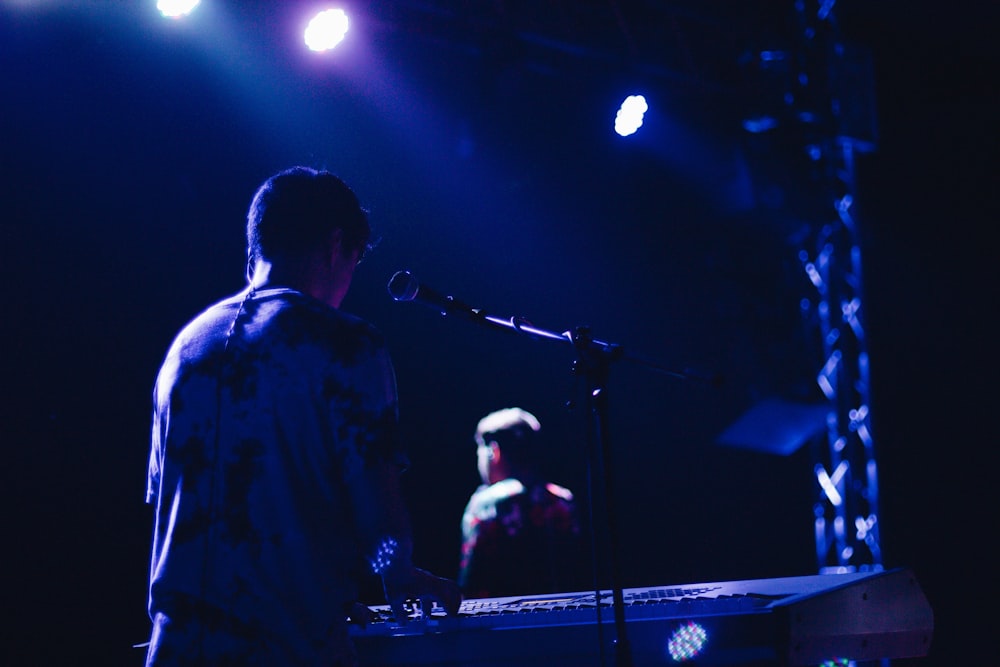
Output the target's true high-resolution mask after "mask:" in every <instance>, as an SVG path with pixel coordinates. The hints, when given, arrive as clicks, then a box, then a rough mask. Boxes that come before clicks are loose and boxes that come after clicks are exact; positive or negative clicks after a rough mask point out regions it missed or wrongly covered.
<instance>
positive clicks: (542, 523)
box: [458, 407, 588, 598]
mask: <svg viewBox="0 0 1000 667" xmlns="http://www.w3.org/2000/svg"><path fill="white" fill-rule="evenodd" d="M474 439H475V442H476V457H477V467H478V469H479V476H480V478H481V480H482V484H481V485H480V486H479V487H478V488H477V489H476V490H475V492H474V493H473V494H472V496H471V497H470V498H469V501H468V503H467V504H466V507H465V511H464V513H463V515H462V549H461V555H460V561H459V573H458V584H459V586H460V587H461V589H462V592H463V594H464V596H465V597H466V598H484V597H508V596H513V595H526V594H538V593H551V592H560V591H562V592H565V591H576V590H584V589H585V588H586V587H587V586H588V580H587V577H586V571H587V570H586V567H585V566H586V564H587V562H588V561H587V559H586V558H585V554H586V549H584V546H585V545H584V544H583V543H582V538H581V531H580V523H579V518H578V513H577V508H576V501H575V499H574V496H573V493H572V492H571V491H570V490H569V489H567V488H565V487H563V486H559V485H558V484H555V483H553V482H550V481H548V480H547V479H546V478H545V477H544V476H543V474H542V472H541V471H540V470H539V466H538V460H539V458H540V457H539V448H540V447H544V443H543V441H542V437H541V424H540V423H539V421H538V419H537V418H536V417H535V416H534V415H533V414H531V413H530V412H528V411H527V410H523V409H521V408H517V407H512V408H504V409H502V410H497V411H495V412H491V413H490V414H488V415H486V416H485V417H483V418H482V419H481V420H480V421H479V423H478V425H477V426H476V431H475V435H474Z"/></svg>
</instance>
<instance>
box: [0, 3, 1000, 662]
mask: <svg viewBox="0 0 1000 667" xmlns="http://www.w3.org/2000/svg"><path fill="white" fill-rule="evenodd" d="M481 4H482V5H483V6H479V5H478V4H477V3H457V2H443V1H442V2H431V3H410V2H397V3H368V4H367V5H366V8H367V10H368V13H367V14H366V15H364V16H363V17H362V18H359V19H358V21H357V24H356V28H357V30H356V31H355V32H353V33H352V34H351V36H350V38H349V41H348V42H346V43H345V44H344V45H342V48H341V49H338V50H337V51H335V52H334V53H332V54H326V55H325V56H318V55H317V54H312V53H309V52H307V51H305V50H304V49H303V48H301V47H299V36H298V35H299V34H300V32H301V28H302V17H303V16H305V15H306V10H307V9H308V8H310V7H315V5H314V4H310V3H297V2H289V3H254V2H222V3H218V2H210V1H208V0H206V1H205V2H203V3H202V6H201V7H199V8H198V9H197V10H196V12H195V14H194V15H193V16H192V17H190V19H188V20H186V21H167V20H164V19H161V18H159V17H158V16H157V13H156V11H155V8H154V7H153V3H151V2H149V3H84V2H80V3H54V2H41V3H30V2H10V1H7V2H3V3H2V4H0V91H2V95H3V103H2V106H0V128H2V132H3V134H2V144H0V170H2V172H0V176H2V178H0V202H2V205H3V208H4V215H3V216H2V218H0V244H2V246H0V247H2V261H0V271H2V276H3V282H2V284H3V286H4V288H5V295H4V296H5V299H4V300H5V307H4V312H5V317H4V324H3V336H4V337H3V350H4V354H3V356H2V357H0V359H2V362H0V363H2V367H0V382H2V383H3V388H4V400H3V401H2V403H0V415H2V421H0V428H2V430H0V438H2V440H0V445H2V451H3V456H4V459H5V465H3V466H2V469H3V475H4V479H3V486H2V488H3V490H4V494H5V498H6V500H5V502H4V503H3V506H4V510H5V514H6V517H7V518H6V520H5V522H4V526H5V531H4V532H5V533H6V538H7V539H6V542H5V544H6V546H5V547H4V550H5V557H4V559H3V562H4V572H5V574H6V575H7V577H6V580H7V581H6V586H5V589H6V594H5V599H6V600H7V605H6V606H7V608H8V620H7V621H6V628H5V630H4V637H5V639H4V641H3V642H2V648H0V652H2V653H6V654H7V655H8V656H9V659H5V660H4V662H5V664H10V665H50V664H51V665H54V664H105V665H118V664H122V665H127V664H139V653H140V651H139V650H138V649H131V648H129V647H130V645H131V644H134V643H138V642H142V641H145V640H146V633H147V629H148V620H147V618H146V617H145V584H146V575H147V567H148V548H149V537H150V531H151V514H150V510H149V508H147V507H146V506H145V505H144V504H143V493H144V484H145V467H146V458H147V455H148V449H147V436H148V428H149V415H150V393H151V388H152V382H153V379H154V376H155V373H156V370H157V368H158V366H159V362H160V360H161V357H162V354H163V353H164V351H165V349H166V347H167V345H168V344H169V342H170V339H171V338H172V336H173V334H174V333H175V331H176V330H177V329H178V328H179V327H180V326H181V325H183V324H184V323H185V322H186V321H187V320H188V319H189V318H190V317H191V316H193V315H194V314H195V313H196V312H197V311H198V310H200V309H201V308H203V307H204V306H205V305H207V304H208V303H209V302H211V301H214V300H215V299H217V298H219V297H221V296H223V295H225V294H228V293H230V292H234V291H236V290H238V289H240V288H241V287H242V286H243V268H244V253H245V248H244V237H243V225H244V216H245V212H246V207H247V204H248V202H249V199H250V197H251V195H252V193H253V191H254V189H255V188H256V186H257V185H258V184H259V183H260V182H261V181H262V180H264V178H266V177H267V176H268V175H270V174H271V173H273V172H274V171H276V170H278V169H281V168H284V167H286V166H290V165H292V164H309V165H311V166H316V167H325V168H329V169H331V170H332V171H334V172H336V173H338V174H339V175H341V176H342V177H343V178H344V179H345V180H346V181H348V182H349V183H350V184H352V185H353V187H354V188H355V189H356V191H357V192H358V194H359V196H360V197H361V199H362V200H363V201H364V202H365V204H366V205H367V206H368V207H369V208H370V210H371V216H372V220H373V222H374V223H375V225H376V226H377V228H378V230H379V231H380V232H381V234H382V237H383V240H382V243H381V244H380V247H379V248H378V249H377V250H376V252H375V253H374V254H373V255H372V256H371V258H370V259H368V260H366V261H365V263H363V264H362V265H361V267H360V268H359V270H358V273H357V274H356V278H355V283H354V287H353V288H352V291H351V293H350V294H349V295H348V297H347V300H346V301H345V303H344V308H345V309H346V310H349V311H351V312H354V313H357V314H359V315H361V316H363V317H365V318H366V319H369V320H370V321H372V322H373V323H375V324H376V325H377V326H378V327H379V328H380V329H381V330H383V331H384V332H385V334H386V335H387V337H388V340H389V344H390V347H391V349H392V352H393V355H394V359H395V362H396V370H397V376H398V383H399V390H400V400H401V418H402V422H403V427H404V432H405V434H406V437H407V441H408V444H409V447H410V451H411V458H412V460H413V466H412V469H411V471H410V473H409V474H408V478H407V487H406V491H407V494H408V496H409V498H410V501H411V509H412V513H413V516H414V522H415V530H416V533H417V542H418V546H417V554H416V556H417V560H418V561H419V563H420V564H421V565H422V566H424V567H426V568H428V569H431V570H433V571H435V572H437V573H439V574H442V575H447V576H453V575H454V573H455V569H456V567H457V560H458V540H459V518H460V515H461V511H462V507H463V505H464V502H465V500H466V498H467V496H468V494H469V493H470V492H471V491H472V490H473V489H474V487H475V485H476V484H477V482H478V478H477V475H476V471H475V453H474V446H473V443H472V439H471V436H472V432H473V430H474V428H475V424H476V421H477V420H478V419H479V417H481V416H482V415H483V414H485V413H486V412H488V411H491V410H494V409H497V408H500V407H507V406H511V405H519V406H521V407H524V408H526V409H529V410H531V411H532V412H534V413H535V414H536V415H537V416H538V417H539V418H540V420H541V421H542V424H543V428H544V431H545V433H546V434H547V435H548V436H549V448H548V449H547V450H546V451H545V452H544V454H545V459H546V463H547V465H548V467H549V470H550V471H551V472H552V476H553V477H554V478H555V479H556V481H560V482H562V483H564V484H566V485H568V486H570V487H571V488H573V489H574V490H576V491H577V492H578V494H579V495H580V496H581V498H584V499H586V498H587V497H588V495H589V494H588V469H587V466H588V455H587V448H586V446H585V440H586V434H587V433H588V429H589V424H588V421H587V413H586V410H584V409H581V408H580V407H579V406H580V403H579V399H580V397H581V385H580V384H579V377H578V376H576V375H574V374H573V373H572V372H571V367H572V362H573V359H574V354H573V353H574V350H573V349H572V346H569V345H564V344H562V343H556V342H552V341H545V340H535V339H531V338H528V337H526V336H519V335H515V334H513V333H511V332H509V331H503V330H499V329H488V328H485V327H478V326H476V325H474V324H471V323H468V322H464V321H461V320H454V319H453V318H441V317H440V316H439V315H437V314H436V313H435V312H433V311H432V310H431V309H427V308H424V307H422V306H421V305H419V304H413V303H397V302H394V301H393V300H392V299H391V298H390V297H389V296H388V294H387V292H386V283H387V282H388V280H389V278H390V277H391V276H392V275H393V273H394V272H395V271H396V270H399V269H403V268H407V269H410V270H412V271H413V272H414V274H415V275H416V276H417V277H418V278H419V279H420V281H421V282H422V283H423V284H425V285H427V286H431V287H433V288H434V289H437V290H439V291H442V292H445V293H448V294H452V295H454V296H455V297H456V298H459V299H460V300H462V301H465V302H466V303H469V304H470V305H472V306H475V307H480V308H484V309H485V310H486V311H487V312H489V313H491V314H495V315H498V316H503V317H508V316H514V315H516V316H523V317H526V318H527V319H528V320H530V321H531V322H532V323H533V324H534V325H535V326H537V327H540V328H542V329H545V330H550V331H555V332H562V331H568V330H572V329H575V328H577V327H589V328H590V330H591V331H592V332H593V334H594V335H595V336H596V337H597V338H599V339H601V340H604V341H608V342H613V343H616V344H620V345H621V346H622V347H623V349H624V350H625V351H626V352H627V353H628V355H629V359H630V360H634V359H635V358H637V357H638V358H641V359H643V360H648V361H651V362H653V363H652V364H648V363H630V362H629V361H624V362H621V363H618V364H615V365H613V367H612V370H611V375H610V379H609V382H608V385H607V392H608V396H609V402H610V406H611V407H610V412H609V415H608V426H609V430H610V434H611V438H610V446H611V451H612V462H613V469H614V473H615V475H614V478H613V483H614V489H615V501H616V503H617V506H618V509H619V513H618V519H619V524H620V527H621V530H622V540H621V544H620V549H621V551H620V553H621V558H622V572H623V573H625V574H624V575H623V580H622V582H621V583H623V584H624V585H625V586H652V585H663V584H682V583H694V582H710V581H721V580H725V579H746V578H768V577H777V576H785V575H798V574H813V573H815V572H816V571H817V568H818V562H817V557H816V554H815V545H814V538H813V529H812V518H813V505H814V503H815V502H816V499H817V497H818V496H817V493H818V491H817V489H816V488H815V483H814V477H813V474H812V466H813V459H812V456H813V454H812V451H811V447H810V446H803V447H801V448H800V449H798V450H796V451H795V452H793V453H791V454H789V455H776V454H769V453H763V452H760V451H756V450H752V449H747V448H740V447H726V446H720V445H719V444H717V439H718V436H719V435H720V433H722V432H723V431H724V430H725V429H726V428H728V427H729V426H730V425H732V424H733V423H734V422H735V421H736V420H737V419H738V418H739V417H740V416H741V415H743V414H745V412H746V411H747V410H748V409H750V408H752V407H753V406H754V405H757V404H758V403H759V402H760V401H761V400H764V399H768V398H779V399H783V400H796V401H800V400H801V401H807V402H809V401H817V400H819V398H820V395H819V394H818V390H817V388H816V386H815V384H814V378H815V376H816V373H817V372H818V369H819V366H820V365H821V363H822V353H821V350H820V349H818V348H817V346H816V344H815V342H814V334H815V331H814V329H811V328H810V325H809V323H808V322H807V321H805V320H804V319H803V318H802V317H801V315H800V311H799V303H800V300H801V299H803V298H810V299H812V298H814V297H815V294H814V292H813V291H812V287H811V285H810V284H809V283H808V281H807V280H806V279H805V275H804V273H803V271H802V269H801V265H800V263H799V259H798V252H799V250H800V249H801V248H802V247H803V244H805V243H807V240H808V237H809V235H810V233H811V232H810V230H814V229H815V227H816V225H818V224H821V223H822V222H823V221H824V217H823V216H827V217H829V216H830V215H832V210H831V209H829V206H830V199H829V198H828V197H827V193H826V190H825V187H826V186H825V185H824V183H823V182H822V180H820V181H819V182H817V180H816V179H815V178H814V177H813V172H814V169H813V168H812V167H811V166H810V163H809V161H808V160H806V159H804V157H803V156H804V145H805V144H806V143H808V139H809V136H808V135H809V132H808V131H804V130H803V129H802V128H801V127H799V126H796V125H795V124H794V123H793V124H791V126H790V127H789V126H788V125H787V124H786V125H781V126H779V128H778V129H777V130H776V131H775V132H773V133H770V134H768V135H766V136H765V135H760V136H756V137H751V136H749V135H747V133H745V132H744V131H743V130H742V129H741V121H742V120H743V119H745V118H747V117H750V116H752V115H754V114H756V113H758V112H760V111H761V110H767V111H769V112H770V111H775V112H776V113H778V114H779V115H780V114H781V113H787V112H788V109H787V105H786V106H784V107H783V105H782V103H781V96H782V94H783V92H784V91H787V90H788V89H789V87H791V88H794V85H795V84H794V82H792V83H790V81H791V80H790V79H788V77H787V76H786V75H785V74H783V73H782V72H781V71H780V68H778V70H777V71H775V70H774V69H771V70H767V71H764V70H762V69H761V68H759V67H756V66H755V65H754V62H753V59H752V58H750V59H749V60H748V54H750V55H752V54H754V53H759V52H760V51H761V50H765V49H777V50H781V49H785V50H786V52H788V53H791V54H795V53H799V51H797V49H799V48H800V47H801V46H802V44H803V42H802V40H801V37H802V31H801V29H800V28H799V27H798V26H797V25H796V22H795V16H796V15H795V13H794V11H793V3H792V2H746V3H729V2H714V3H713V2H688V1H678V2H666V1H664V2H653V1H649V2H608V3H575V2H567V3H562V2H534V3H514V2H510V3H508V2H500V3H481ZM807 4H808V3H807ZM581 5H582V6H581ZM988 5H989V3H975V4H973V5H971V6H965V7H959V6H957V5H950V6H948V7H947V8H946V7H945V6H944V5H940V4H938V3H926V2H925V3H903V2H887V3H859V2H853V3H837V4H836V6H835V12H836V16H837V17H838V20H839V26H840V30H841V34H842V36H843V40H844V42H845V43H850V44H851V45H857V46H859V47H862V48H863V50H865V51H867V52H868V53H870V54H871V56H872V59H871V63H872V67H871V70H870V74H871V76H872V85H871V86H870V87H869V86H866V85H863V82H862V83H859V82H858V81H854V82H852V83H851V84H850V85H848V86H846V87H845V88H843V89H842V90H843V100H844V102H845V104H847V105H849V108H850V109H851V110H853V111H858V113H859V114H860V115H859V117H860V119H861V121H860V122H856V123H855V124H854V125H852V127H851V128H850V129H851V130H853V131H855V133H856V134H858V135H866V133H867V132H868V130H873V131H872V132H871V133H870V134H868V135H867V136H864V137H863V138H866V139H869V140H871V143H872V146H873V148H874V150H869V151H865V152H863V153H862V154H860V155H859V156H858V160H857V164H856V171H855V174H856V177H857V181H856V190H855V207H854V209H853V213H854V215H855V217H856V218H857V220H858V223H859V228H860V230H861V238H862V241H863V243H862V251H863V255H862V256H863V267H864V272H863V275H864V282H863V292H864V296H865V300H864V308H865V313H864V317H865V324H866V330H867V339H866V340H867V345H868V351H869V353H870V361H871V395H872V400H871V409H872V426H873V430H874V436H875V441H876V451H877V460H878V463H879V484H880V503H881V528H882V532H881V544H882V549H883V562H884V564H885V565H886V566H887V567H896V566H907V567H912V568H913V569H914V570H915V573H916V575H917V578H918V580H919V581H920V582H921V584H922V585H923V587H924V589H925V592H926V594H927V595H928V598H929V599H930V602H931V604H932V606H933V608H934V610H935V617H936V618H935V620H936V628H935V638H934V643H933V646H932V647H931V653H930V656H929V657H928V658H926V659H922V660H918V661H914V662H916V663H919V664H926V665H931V664H933V665H957V664H971V660H973V659H975V658H978V657H980V656H983V655H984V652H985V648H986V646H987V643H986V638H987V637H986V636H985V633H986V632H989V631H991V628H987V626H986V623H985V620H986V618H987V617H991V618H992V617H994V616H995V613H994V611H993V608H992V606H991V605H992V602H993V601H994V600H995V594H996V574H995V570H994V568H995V558H992V557H987V556H988V554H989V553H992V547H990V546H988V544H992V539H991V538H992V535H991V533H992V530H993V529H994V528H995V526H996V520H995V519H994V518H993V514H992V512H991V511H990V510H991V509H992V507H990V505H988V504H987V503H988V499H991V497H992V495H993V494H992V493H988V492H990V491H993V490H994V488H995V480H994V468H995V466H994V464H991V463H990V462H991V461H995V460H996V456H995V454H994V453H993V451H994V448H995V446H996V445H997V440H996V436H995V434H994V428H993V416H994V413H995V410H996V408H995V404H994V401H993V400H992V399H993V398H995V396H996V390H995V387H994V378H995V372H996V364H995V356H996V355H995V352H994V351H993V350H992V348H991V347H990V346H989V344H990V343H992V338H993V337H992V336H991V335H990V333H991V328H992V327H993V326H994V325H993V321H994V320H995V317H996V306H997V294H996V288H995V278H994V275H993V274H994V273H995V270H996V264H995V260H994V247H995V245H994V244H995V241H994V234H993V230H992V229H991V227H992V226H993V224H994V223H995V222H996V220H997V215H998V213H1000V207H998V205H997V204H998V198H997V195H996V188H997V179H996V170H995V167H994V159H995V157H996V149H997V136H998V133H997V130H996V126H995V123H996V119H997V118H998V110H1000V109H998V104H997V102H998V98H997V90H996V89H997V81H998V78H997V73H998V72H997V48H996V40H995V37H994V35H993V34H992V28H993V27H995V26H996V25H997V24H996V20H997V15H996V14H997V12H996V11H995V10H992V9H987V7H988ZM791 69H792V70H793V71H794V68H791ZM633 88H637V89H640V90H641V91H643V92H645V94H646V96H647V98H649V99H650V101H651V105H652V106H653V110H652V112H651V114H650V115H649V116H648V118H647V122H646V125H645V126H644V128H643V130H642V131H641V132H640V133H639V134H637V135H635V136H634V137H631V138H629V139H628V140H623V139H622V138H620V137H617V136H616V135H614V134H613V133H612V132H611V131H610V122H611V118H613V115H614V111H615V109H616V107H617V105H618V103H619V102H620V101H621V99H622V98H623V97H624V96H625V95H626V94H629V93H631V92H634V90H633ZM807 90H813V88H807ZM806 98H807V99H806V100H805V101H804V102H803V103H804V104H807V105H808V103H809V102H810V100H808V96H806ZM783 109H784V111H782V110H783ZM810 131H811V130H810ZM689 368H691V369H698V370H700V371H704V372H706V373H718V374H719V375H720V376H721V377H723V378H724V382H723V383H722V384H721V385H719V386H717V387H710V386H705V385H703V384H701V383H697V382H692V381H686V380H681V379H678V378H676V377H674V376H673V375H671V374H670V373H664V372H662V370H663V369H667V370H677V371H680V370H684V369H689ZM567 402H574V405H576V406H577V407H576V408H575V409H568V408H567ZM900 662H903V661H900ZM906 662H908V661H906Z"/></svg>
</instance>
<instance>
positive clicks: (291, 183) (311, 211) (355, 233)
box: [247, 167, 373, 261]
mask: <svg viewBox="0 0 1000 667" xmlns="http://www.w3.org/2000/svg"><path fill="white" fill-rule="evenodd" d="M335 229H340V230H341V231H342V234H343V236H342V241H341V242H342V243H343V246H344V250H345V251H353V250H357V251H358V253H359V257H362V256H364V254H365V253H366V252H368V251H369V250H371V248H372V246H373V243H372V241H371V226H370V224H369V222H368V212H367V211H366V210H365V209H364V208H362V207H361V204H360V202H359V201H358V198H357V195H355V194H354V191H353V190H351V188H350V187H348V185H347V184H346V183H344V181H342V180H341V179H340V178H338V177H337V176H335V175H333V174H332V173H330V172H328V171H319V170H316V169H312V168H310V167H291V168H290V169H285V170H284V171H281V172H278V173H277V174H275V175H273V176H271V177H270V178H268V179H267V180H266V181H264V183H263V184H261V186H260V187H259V188H257V192H256V193H255V194H254V196H253V201H252V202H251V203H250V210H249V212H248V213H247V252H248V253H249V257H250V259H251V261H256V260H258V259H261V258H264V259H268V260H274V259H279V260H280V259H287V258H295V257H299V256H301V255H303V254H305V253H307V252H309V251H310V250H311V249H312V248H315V247H316V246H317V245H318V244H320V243H322V242H323V241H324V240H325V239H326V238H327V235H328V234H329V233H330V232H332V231H333V230H335Z"/></svg>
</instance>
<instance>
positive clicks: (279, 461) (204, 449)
mask: <svg viewBox="0 0 1000 667" xmlns="http://www.w3.org/2000/svg"><path fill="white" fill-rule="evenodd" d="M370 234H371V230H370V227H369V223H368V219H367V214H366V211H365V210H364V209H363V208H362V207H361V206H360V204H359V202H358V199H357V197H356V196H355V194H354V192H353V191H352V190H351V189H350V188H349V187H348V186H347V185H346V184H345V183H344V182H343V181H341V180H340V179H339V178H337V177H336V176H334V175H333V174H331V173H329V172H326V171H316V170H314V169H310V168H306V167H294V168H291V169H288V170H286V171H283V172H280V173H278V174H275V175H274V176H272V177H271V178H269V179H267V180H266V181H265V182H264V183H263V184H262V185H261V186H260V188H259V189H258V190H257V192H256V193H255V195H254V197H253V201H252V203H251V205H250V209H249V213H248V217H247V241H248V265H247V278H248V281H249V284H248V286H247V288H246V289H245V290H243V291H242V292H240V293H238V294H235V295H233V296H230V297H229V298H226V299H224V300H222V301H220V302H218V303H216V304H214V305H212V306H210V307H209V308H207V309H206V310H205V311H203V312H202V313H201V314H200V315H198V316H197V317H195V318H194V319H193V320H192V321H191V322H190V323H188V324H187V325H186V326H185V327H184V328H183V329H182V330H181V331H180V333H179V334H178V335H177V337H176V338H175V339H174V341H173V343H172V345H171V346H170V349H169V351H168V352H167V355H166V357H165V360H164V362H163V365H162V366H161V368H160V371H159V374H158V376H157V380H156V385H155V388H154V396H153V398H154V410H153V424H152V442H151V449H150V458H149V470H148V482H147V492H146V502H147V503H150V504H152V505H155V509H156V512H155V526H154V534H153V544H152V555H151V565H150V579H149V599H148V612H149V616H150V619H151V620H152V635H151V638H150V643H149V648H148V650H147V657H146V665H147V667H165V666H168V665H185V666H194V665H211V666H213V667H219V666H223V665H233V666H235V665H239V666H241V667H246V666H250V665H253V666H260V667H264V666H278V665H281V666H289V665H296V666H310V667H311V666H314V665H315V666H316V667H320V666H322V667H333V666H338V667H339V666H353V665H356V664H357V657H356V654H355V652H354V649H353V647H352V644H351V641H350V638H349V635H348V629H347V623H348V613H349V610H350V609H351V606H352V604H354V603H356V601H357V596H358V590H359V582H360V581H363V580H364V577H365V576H373V575H372V574H368V573H374V574H377V575H380V576H381V579H382V584H383V588H384V592H385V596H386V599H387V601H388V603H389V604H390V605H391V606H392V608H393V610H394V612H395V615H396V618H397V619H401V620H402V619H405V610H404V607H403V603H404V601H405V600H408V599H418V600H420V601H421V602H422V603H423V604H424V605H426V606H425V608H427V609H429V608H430V606H431V605H432V604H433V603H434V602H435V601H436V602H438V603H440V604H441V605H442V606H443V607H444V609H445V610H446V611H447V612H448V613H455V612H457V610H458V606H459V603H460V601H461V595H460V593H459V590H458V587H457V585H456V584H455V583H454V582H452V581H449V580H447V579H442V578H439V577H436V576H434V575H432V574H430V573H428V572H425V571H423V570H420V569H418V568H416V567H414V565H413V563H412V560H411V554H412V548H413V546H412V542H411V530H410V525H409V519H408V516H407V512H406V510H405V507H404V504H403V501H402V497H401V492H400V486H399V475H400V473H401V472H402V471H403V469H404V468H405V466H406V465H407V461H406V457H405V456H404V454H403V453H402V451H401V449H400V444H399V441H398V434H397V424H398V411H397V402H396V385H395V375H394V370H393V367H392V365H391V362H390V359H389V357H388V354H387V352H386V349H385V345H384V341H383V339H382V337H381V336H380V334H379V333H378V332H377V331H376V330H375V329H373V328H372V327H371V326H370V325H369V324H367V323H365V322H364V321H362V320H360V319H358V318H355V317H353V316H351V315H348V314H346V313H344V312H342V311H340V310H339V308H340V304H341V302H342V301H343V299H344V297H345V295H346V294H347V291H348V288H349V287H350V284H351V279H352V277H353V274H354V269H355V266H356V265H357V263H358V262H359V260H360V259H361V257H362V256H363V254H364V252H365V251H366V250H368V249H369V248H370V246H371V241H370ZM366 570H367V573H366Z"/></svg>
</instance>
